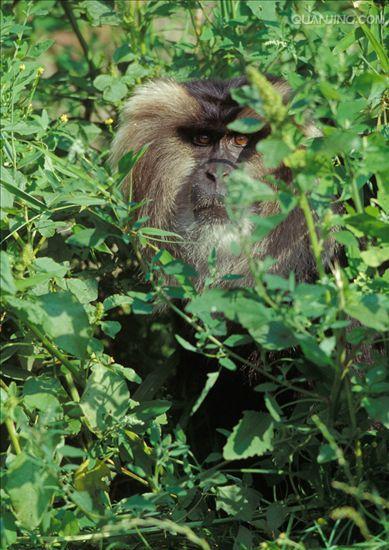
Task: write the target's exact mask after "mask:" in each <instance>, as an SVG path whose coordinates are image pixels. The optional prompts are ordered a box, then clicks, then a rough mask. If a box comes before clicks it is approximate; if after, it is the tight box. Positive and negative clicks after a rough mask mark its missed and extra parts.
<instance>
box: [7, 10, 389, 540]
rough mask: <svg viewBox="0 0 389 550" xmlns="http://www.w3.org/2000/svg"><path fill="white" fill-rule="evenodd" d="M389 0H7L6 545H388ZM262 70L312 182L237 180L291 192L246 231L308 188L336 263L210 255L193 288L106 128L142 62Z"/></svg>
mask: <svg viewBox="0 0 389 550" xmlns="http://www.w3.org/2000/svg"><path fill="white" fill-rule="evenodd" d="M384 4H385V3H384V2H378V1H376V2H373V1H354V2H351V1H336V2H329V1H328V2H321V1H319V0H317V1H315V0H309V1H308V0H307V1H303V0H300V1H287V0H266V1H265V0H219V1H215V2H211V1H204V0H174V1H173V0H149V1H141V0H115V1H112V0H77V1H76V0H63V1H58V0H34V1H28V0H3V1H2V12H3V14H2V37H1V38H2V48H3V56H2V74H3V77H2V83H1V85H2V98H1V109H2V114H1V119H2V155H3V156H2V169H1V180H2V191H1V193H2V195H1V199H2V214H1V230H2V245H3V251H2V252H1V284H2V308H3V309H2V314H1V323H2V339H3V352H2V359H1V368H2V378H1V398H2V417H1V422H2V436H3V437H2V440H1V441H2V442H1V451H2V454H1V463H2V471H3V475H2V489H1V502H2V535H1V536H2V539H1V545H2V548H17V549H22V548H34V549H38V548H81V547H85V548H92V547H98V548H107V549H108V548H110V549H113V548H117V549H121V550H122V549H124V548H131V549H135V548H158V547H160V548H171V549H173V548H177V549H178V548H180V549H181V548H196V547H197V548H203V549H208V548H220V549H223V550H227V549H229V548H231V549H233V550H244V549H246V550H249V549H256V548H263V549H265V548H267V549H274V548H281V549H285V550H286V549H289V548H295V549H301V550H303V549H313V548H327V549H329V548H333V549H340V548H346V547H347V548H365V549H371V550H373V549H380V548H382V549H383V548H387V546H386V544H387V540H388V532H389V526H388V520H387V516H386V513H387V510H388V507H389V503H388V501H387V500H385V498H386V497H387V493H388V472H387V464H388V461H387V456H388V448H387V444H388V440H387V431H386V429H387V428H389V412H388V411H389V397H388V389H389V382H388V379H387V372H386V366H387V354H386V348H387V342H388V340H387V332H385V331H387V330H388V304H389V299H388V289H389V279H388V271H385V262H387V261H388V259H389V245H388V241H389V228H388V216H389V194H388V187H386V188H385V176H387V174H388V171H389V166H388V155H387V154H385V153H387V149H386V137H387V132H388V127H387V126H386V122H387V119H386V113H385V107H386V105H387V101H388V95H387V91H386V86H387V82H386V77H385V74H386V73H387V72H388V69H389V62H388V58H387V55H386V52H385V49H384V47H383V38H384V37H383V33H384V27H385V24H384V20H385V14H384V11H385V10H384ZM245 73H247V74H248V76H249V81H250V83H251V85H250V86H246V87H244V88H242V89H239V90H238V91H236V93H235V98H236V100H237V101H239V102H241V103H242V104H249V105H251V106H253V107H254V108H255V109H256V110H257V111H258V112H259V113H260V114H262V115H263V117H264V118H265V119H266V120H267V121H268V122H269V123H270V124H271V127H272V130H273V131H272V134H271V136H269V137H268V138H266V139H265V140H263V141H262V142H261V143H260V145H259V147H260V150H261V152H263V154H264V156H265V159H266V162H267V163H268V164H269V165H273V166H275V165H277V164H278V163H280V162H281V161H283V162H284V163H285V164H286V165H287V166H289V167H290V168H291V170H292V171H293V185H292V186H291V187H287V186H286V185H285V184H282V182H278V187H277V189H278V190H277V191H274V190H272V187H269V184H272V183H274V181H270V180H266V181H265V180H264V181H260V182H259V181H252V180H250V179H248V178H247V177H246V176H245V175H244V174H242V173H239V171H238V172H237V173H235V174H234V175H233V176H232V177H231V178H230V181H229V184H228V185H229V196H228V208H229V211H230V215H231V218H232V219H236V220H239V212H240V211H241V209H242V208H244V207H246V206H247V205H249V204H252V203H253V202H255V201H258V200H266V201H275V200H277V201H279V203H280V205H281V210H280V214H278V215H277V216H272V217H270V218H266V219H263V218H256V219H255V220H254V223H255V230H254V232H253V235H252V237H250V238H249V237H248V242H247V243H243V245H242V246H241V247H240V249H239V246H238V244H236V246H235V252H236V253H237V254H239V253H242V252H243V253H245V254H248V255H249V254H250V246H251V244H252V242H251V239H255V240H256V241H259V240H260V239H262V238H264V236H265V235H267V234H268V233H269V231H271V230H272V229H273V228H274V227H276V226H277V225H278V224H280V223H281V222H282V221H283V220H284V219H285V218H286V217H287V215H288V213H289V212H291V210H292V209H294V208H301V209H302V210H303V212H304V215H305V219H306V221H307V226H308V229H309V233H310V239H311V245H312V250H313V253H314V256H315V259H316V262H317V271H318V278H317V281H316V282H315V283H312V284H308V283H304V284H301V283H298V282H296V280H295V278H294V276H293V274H291V275H290V277H289V279H282V278H280V277H278V276H275V275H272V274H270V273H269V267H270V266H271V264H272V261H271V259H270V258H269V259H267V260H265V261H263V262H258V261H255V260H254V259H253V260H252V271H253V274H254V278H255V286H254V287H253V288H251V289H236V290H229V291H226V290H222V289H221V288H219V287H218V285H215V284H214V280H215V278H217V273H216V272H215V271H216V270H215V269H214V268H213V266H215V265H216V263H215V255H214V254H213V255H211V257H210V259H209V263H210V273H211V275H210V277H209V280H208V281H207V285H206V288H205V289H204V291H203V292H201V293H197V292H196V290H195V285H194V281H195V277H196V274H195V273H194V272H193V268H191V266H188V265H184V264H183V263H182V262H179V261H178V260H175V259H174V258H172V257H171V256H170V254H169V253H168V252H167V251H166V250H164V240H166V239H174V238H176V237H175V236H174V235H169V234H164V233H163V232H161V231H157V230H156V229H153V228H152V227H148V224H147V220H139V221H137V222H135V215H136V210H137V208H138V205H137V204H134V203H128V202H126V201H125V200H124V199H123V197H122V194H121V181H122V179H123V177H124V175H125V174H126V173H127V172H128V170H130V169H131V166H133V165H134V162H136V157H135V156H134V155H132V154H129V155H126V156H125V157H124V158H123V159H122V162H121V163H120V166H119V170H118V172H117V173H112V171H111V169H110V166H109V161H108V159H109V143H110V140H111V137H112V135H113V133H114V131H115V126H116V124H117V120H118V113H119V110H120V108H121V106H122V104H123V102H124V101H125V99H126V97H127V96H128V95H129V94H130V93H131V91H132V90H133V88H134V87H135V86H136V85H137V84H139V83H141V82H143V81H145V80H147V79H149V78H154V77H159V76H168V77H174V78H177V79H179V80H184V79H187V78H191V77H210V76H213V77H215V76H217V77H223V78H225V77H230V76H237V75H241V74H245ZM267 73H271V74H274V75H277V76H283V77H284V78H286V79H287V81H288V82H289V84H290V86H291V88H292V89H293V100H291V103H290V104H289V105H288V108H287V109H286V108H283V107H282V105H281V104H280V99H279V97H278V95H277V93H276V92H275V90H274V89H273V88H272V87H271V86H270V85H269V83H268V81H267V80H266V79H265V78H264V77H263V76H262V75H263V74H267ZM307 112H310V115H309V116H310V117H312V119H313V120H314V121H315V124H316V125H317V126H318V127H319V128H320V129H321V131H322V137H320V138H316V139H310V140H307V139H306V138H305V137H304V135H303V131H302V127H303V126H304V124H305V123H306V116H307ZM235 129H236V130H241V131H248V132H249V131H252V129H253V127H252V125H250V121H247V120H246V121H242V122H241V123H240V127H239V128H238V127H235ZM302 145H304V147H302ZM386 183H387V182H386ZM330 233H332V234H333V235H334V238H335V240H336V241H337V243H338V244H339V247H340V248H343V251H342V254H341V257H340V259H339V261H336V262H334V263H333V265H331V267H330V269H325V267H324V266H323V262H322V250H323V242H324V240H325V239H326V238H328V235H329V234H330ZM146 247H152V248H153V250H154V252H155V255H154V258H153V260H152V261H151V262H147V263H146V262H145V260H144V258H145V254H144V250H145V248H146ZM142 271H143V272H144V275H142V276H141V275H140V273H141V272H142ZM164 273H167V274H169V275H170V276H173V277H174V278H175V279H176V285H175V286H173V287H168V286H166V285H165V283H164V277H163V275H164ZM233 276H234V274H231V276H230V277H233ZM162 304H165V305H164V307H161V305H162ZM166 304H167V306H166ZM385 493H386V494H385Z"/></svg>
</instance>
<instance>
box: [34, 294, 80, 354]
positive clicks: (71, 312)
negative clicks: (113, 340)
mask: <svg viewBox="0 0 389 550" xmlns="http://www.w3.org/2000/svg"><path fill="white" fill-rule="evenodd" d="M37 303H38V304H39V306H40V307H41V308H42V310H43V311H44V312H45V314H46V317H45V319H44V322H43V329H44V331H45V332H46V334H48V335H49V336H50V337H51V338H53V339H54V342H55V343H56V344H57V345H58V346H59V347H60V348H61V349H63V350H65V351H67V352H68V353H71V354H73V355H75V356H76V357H79V358H80V359H82V358H84V357H85V354H86V348H87V345H88V341H89V338H90V327H89V319H88V316H87V314H86V311H85V309H84V306H83V305H82V304H80V302H79V301H78V300H77V299H76V298H75V297H74V295H73V294H71V293H70V292H53V293H49V294H44V295H42V296H39V297H38V298H37Z"/></svg>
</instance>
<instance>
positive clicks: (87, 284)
mask: <svg viewBox="0 0 389 550" xmlns="http://www.w3.org/2000/svg"><path fill="white" fill-rule="evenodd" d="M65 284H66V288H67V289H68V290H70V292H71V293H72V294H74V296H76V297H77V299H78V301H79V302H80V303H81V304H89V303H90V302H94V301H95V300H97V298H98V282H97V281H95V280H94V279H73V278H71V279H66V281H65Z"/></svg>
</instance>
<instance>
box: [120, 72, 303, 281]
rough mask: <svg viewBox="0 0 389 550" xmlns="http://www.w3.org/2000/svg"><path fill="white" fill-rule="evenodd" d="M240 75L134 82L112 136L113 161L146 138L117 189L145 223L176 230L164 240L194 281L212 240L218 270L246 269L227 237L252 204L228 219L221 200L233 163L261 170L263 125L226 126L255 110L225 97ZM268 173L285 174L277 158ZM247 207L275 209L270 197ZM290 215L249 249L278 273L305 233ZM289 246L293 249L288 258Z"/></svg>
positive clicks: (237, 231) (244, 228)
mask: <svg viewBox="0 0 389 550" xmlns="http://www.w3.org/2000/svg"><path fill="white" fill-rule="evenodd" d="M245 83H246V81H245V79H244V78H236V79H232V80H227V81H219V80H199V81H191V82H187V83H177V82H175V81H171V80H158V81H153V82H150V83H148V84H145V85H143V86H140V87H139V88H138V89H137V90H136V91H135V93H134V95H133V96H132V98H131V99H130V100H129V101H128V102H127V104H126V106H125V108H124V111H123V113H122V118H121V124H120V127H119V130H118V133H117V135H116V137H115V140H114V142H113V148H112V159H113V161H114V162H118V161H119V160H120V158H121V157H122V156H123V155H124V154H125V153H126V152H128V151H129V150H132V151H135V152H136V151H138V150H140V149H141V148H142V147H143V146H145V145H147V149H146V152H145V153H144V154H143V156H142V157H141V158H140V160H139V161H138V162H137V164H136V166H135V167H134V169H133V172H132V176H131V178H127V181H126V182H125V193H127V194H128V195H131V197H132V200H135V201H144V202H143V206H142V208H141V209H140V211H139V212H140V216H148V217H149V221H148V222H147V223H148V225H150V226H152V227H157V228H161V229H165V230H170V231H174V232H176V233H178V234H179V235H181V237H182V243H181V244H176V245H174V246H171V247H170V248H171V249H172V251H173V253H174V254H175V255H176V256H178V257H180V258H182V259H183V260H184V261H187V262H189V263H192V264H194V266H195V267H196V269H197V271H198V272H199V273H200V281H201V280H203V279H204V277H205V275H206V273H207V258H208V256H209V254H210V252H211V251H212V250H213V249H214V248H215V249H216V252H217V257H218V268H219V269H218V271H219V272H220V274H221V275H224V274H226V273H232V272H233V273H245V274H246V275H247V271H248V268H247V262H246V261H245V260H244V258H237V257H236V256H233V255H232V254H231V252H230V247H231V242H232V241H234V240H239V238H240V237H241V236H242V235H245V234H246V235H247V233H250V230H251V222H250V214H251V213H252V211H251V212H246V213H242V219H241V220H240V222H239V223H236V222H235V223H232V221H231V220H230V219H229V217H228V215H227V211H226V208H225V202H224V201H225V196H226V191H227V188H226V178H227V176H228V175H229V174H230V172H231V171H232V170H233V169H235V168H236V167H238V166H243V167H244V169H245V171H246V172H247V173H248V174H249V175H250V176H252V177H254V178H256V179H261V177H263V176H264V174H266V173H269V170H265V168H264V166H263V162H262V157H261V155H260V154H259V153H258V152H257V151H256V144H257V143H258V141H260V140H261V139H263V138H264V137H265V136H267V135H268V133H269V129H268V127H267V126H264V127H263V128H262V130H260V131H259V132H257V133H254V134H247V135H246V134H240V133H236V132H233V131H231V130H229V128H228V125H229V123H231V122H232V121H234V120H236V119H238V118H243V117H250V118H257V119H258V118H259V116H258V114H256V113H255V112H254V111H253V110H251V109H249V108H247V107H242V106H240V105H239V104H237V103H236V102H235V101H234V100H233V98H232V97H231V89H232V88H237V87H240V86H242V85H243V84H245ZM273 85H275V86H276V87H277V88H278V89H279V91H280V92H281V93H282V94H284V95H285V94H286V93H287V87H286V86H285V84H284V83H283V82H281V81H277V80H275V81H274V82H273ZM273 173H274V174H275V176H276V177H279V178H282V179H287V178H288V177H289V176H288V172H287V170H286V169H285V168H284V167H282V166H281V167H279V168H277V169H276V170H273ZM253 208H254V209H255V210H256V212H257V213H259V214H260V215H264V216H268V215H270V214H273V213H276V212H277V211H278V206H277V204H275V203H274V204H273V203H268V202H266V203H265V202H264V203H262V204H257V205H256V206H254V207H253ZM291 216H292V222H291V223H293V224H294V227H293V232H291V231H290V230H287V231H285V230H282V226H283V224H281V226H279V227H278V228H277V229H276V230H275V232H273V233H272V234H271V237H272V238H270V239H269V238H267V239H265V240H264V241H262V242H261V244H260V246H259V247H257V250H256V254H257V255H263V256H264V255H266V254H270V255H272V256H273V257H275V258H276V259H277V262H278V263H277V265H278V266H279V268H278V269H276V271H277V272H279V273H280V274H287V272H288V271H290V270H291V269H296V267H297V264H299V256H300V255H301V252H298V247H301V244H302V240H306V239H305V224H304V222H303V219H302V217H301V215H297V216H296V215H293V213H292V215H291ZM280 228H281V230H280ZM295 249H296V254H297V256H296V254H295V257H294V258H293V260H291V258H292V256H293V254H292V252H293V250H295ZM305 255H306V254H305ZM308 255H309V262H310V259H311V256H310V253H309V252H308ZM305 264H307V259H306V258H305ZM305 269H306V266H305V267H303V270H305ZM245 282H247V281H245ZM200 284H201V282H200Z"/></svg>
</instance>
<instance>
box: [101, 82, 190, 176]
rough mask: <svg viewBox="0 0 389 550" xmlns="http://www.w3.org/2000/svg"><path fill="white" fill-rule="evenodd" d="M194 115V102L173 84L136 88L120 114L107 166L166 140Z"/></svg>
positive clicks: (151, 84) (156, 84)
mask: <svg viewBox="0 0 389 550" xmlns="http://www.w3.org/2000/svg"><path fill="white" fill-rule="evenodd" d="M198 111H199V105H198V103H197V101H196V100H195V99H194V98H193V97H191V96H190V95H189V93H188V92H187V91H186V90H185V88H184V87H183V86H181V84H179V83H178V82H176V81H174V80H165V79H159V80H153V81H151V82H148V83H146V84H143V85H141V86H139V87H138V88H136V90H135V92H134V94H133V96H132V97H131V98H130V99H129V100H128V101H127V102H126V104H125V105H124V108H123V111H122V113H121V117H120V124H119V129H118V131H117V134H116V137H115V139H114V141H113V144H112V152H111V163H112V164H113V165H116V164H117V163H118V161H119V160H120V159H121V157H122V156H123V155H124V154H125V153H126V152H127V151H129V150H133V151H135V152H137V151H139V149H140V148H141V147H143V146H144V145H146V144H150V143H153V142H154V141H155V140H159V139H163V138H165V137H170V136H171V135H172V133H173V131H174V130H175V129H176V128H177V127H179V126H183V125H185V124H188V123H189V121H190V120H193V118H194V117H195V116H196V115H197V114H198Z"/></svg>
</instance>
